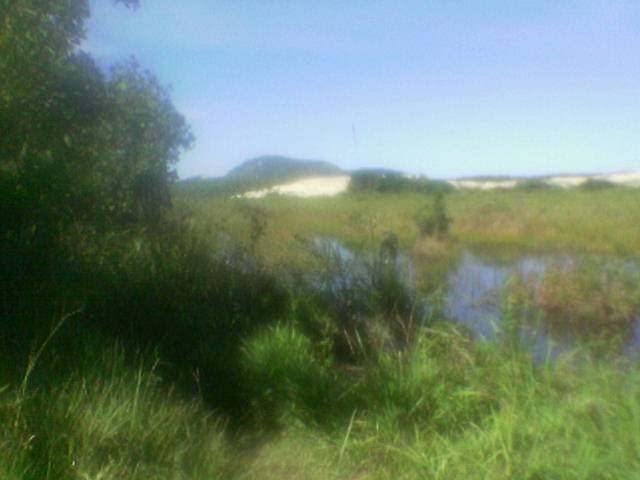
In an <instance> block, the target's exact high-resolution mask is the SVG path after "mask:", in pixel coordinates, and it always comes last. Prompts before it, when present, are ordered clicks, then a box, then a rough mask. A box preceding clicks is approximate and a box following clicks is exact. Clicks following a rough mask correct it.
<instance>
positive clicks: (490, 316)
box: [314, 239, 640, 361]
mask: <svg viewBox="0 0 640 480" xmlns="http://www.w3.org/2000/svg"><path fill="white" fill-rule="evenodd" d="M314 246H315V248H316V249H317V250H318V251H322V252H324V255H333V256H334V257H335V258H336V259H338V260H339V261H340V262H342V269H341V271H342V272H343V273H342V274H341V276H340V278H339V279H336V280H335V281H334V282H333V283H332V285H333V286H335V287H336V288H343V287H344V285H345V282H346V283H348V282H349V281H351V280H352V279H355V278H357V277H361V276H362V275H366V271H367V270H366V265H367V264H370V263H371V262H372V261H374V260H375V257H376V256H375V255H362V254H359V253H356V252H354V251H353V250H351V249H349V248H347V247H345V246H344V245H343V244H342V243H340V242H339V241H337V240H335V239H315V240H314ZM394 261H395V269H396V272H397V274H398V276H399V277H400V279H401V281H402V282H403V283H404V284H405V285H406V287H407V289H408V290H411V291H412V292H414V293H415V295H416V298H417V301H419V302H422V303H423V309H422V311H423V312H425V315H424V316H425V317H427V316H428V312H430V311H433V305H432V303H433V301H429V300H427V299H425V298H420V295H419V294H417V293H416V292H418V288H417V287H418V285H417V283H418V280H417V278H418V277H419V273H420V268H421V267H420V265H419V264H414V262H413V261H412V260H411V259H410V258H409V257H408V256H407V255H404V254H402V253H398V254H397V256H396V257H395V260H394ZM615 261H617V260H615ZM606 262H609V263H615V262H614V259H611V260H608V259H607V260H606ZM577 263H578V260H577V259H576V258H575V257H572V256H568V255H565V256H559V255H556V256H553V255H522V256H520V257H516V258H512V259H510V260H507V261H505V260H499V259H497V258H495V257H490V256H480V255H477V254H474V253H473V252H471V251H464V252H462V254H461V255H460V256H459V258H458V259H457V261H456V262H453V263H452V265H451V268H450V270H449V272H448V274H447V275H446V278H443V280H442V282H443V285H442V288H441V290H442V292H443V294H442V297H441V298H440V303H441V307H440V311H441V313H442V314H443V315H444V316H445V318H446V319H448V320H450V321H453V322H456V323H458V324H460V325H463V326H465V327H466V328H468V330H469V331H470V332H471V334H472V335H473V336H474V337H475V338H477V339H478V340H481V341H496V340H498V339H500V338H504V336H505V335H510V337H509V338H510V339H511V340H512V341H513V340H516V341H519V342H520V343H521V344H522V345H526V346H528V347H529V348H530V349H531V350H532V354H533V356H534V358H535V359H536V360H538V361H542V360H544V359H549V358H550V359H553V358H555V357H557V355H559V354H560V353H562V352H565V351H569V350H572V349H573V348H574V347H576V346H577V344H578V343H582V344H585V343H590V344H591V345H592V346H594V345H596V344H598V342H599V347H603V345H605V344H606V347H607V348H609V349H610V348H611V346H612V345H615V349H616V350H617V351H620V352H622V353H624V354H625V355H627V356H632V357H636V356H638V354H639V352H640V315H638V312H637V311H636V310H634V311H633V312H632V316H633V318H632V319H631V320H630V321H625V322H620V323H618V324H615V327H612V326H611V324H609V325H604V324H598V325H597V326H593V325H592V326H591V327H590V331H587V330H585V328H584V324H581V323H580V322H574V323H571V322H569V321H565V319H564V318H554V316H553V314H550V313H549V312H545V311H542V310H541V309H540V308H538V307H537V306H536V305H526V306H524V307H523V306H522V305H519V306H518V305H514V303H513V298H512V296H510V293H511V292H512V287H513V285H516V286H518V285H519V286H521V287H522V286H525V287H526V288H527V289H528V291H530V292H536V291H537V290H538V288H537V287H538V286H539V284H540V281H541V279H542V278H544V276H545V274H546V273H548V272H550V271H552V272H555V271H562V270H563V269H565V270H569V269H571V268H572V267H574V266H575V265H576V264H577ZM618 263H620V262H618ZM604 264H605V263H603V265H604ZM623 267H624V269H627V270H628V271H629V272H631V273H632V274H633V275H631V276H629V275H627V277H629V278H631V280H632V281H634V282H635V281H636V280H638V282H639V283H638V284H639V285H640V269H639V268H638V266H637V264H635V263H629V262H626V263H623ZM422 268H429V266H428V265H426V266H425V267H422ZM598 268H599V267H598ZM616 268H618V267H616ZM618 269H619V268H618ZM345 272H346V274H345ZM605 273H606V272H600V271H598V272H596V274H597V275H596V276H598V278H599V277H601V276H602V275H604V274H605ZM605 293H606V292H605ZM532 298H533V297H532ZM533 303H535V302H533ZM634 308H635V306H634ZM516 310H517V311H516ZM556 316H558V314H556ZM423 321H425V320H424V319H423ZM599 329H600V330H599ZM614 337H615V338H614Z"/></svg>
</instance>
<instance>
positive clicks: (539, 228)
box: [182, 188, 640, 258]
mask: <svg viewBox="0 0 640 480" xmlns="http://www.w3.org/2000/svg"><path fill="white" fill-rule="evenodd" d="M429 202H431V199H430V197H429V196H425V195H420V194H412V193H403V194H392V193H389V194H356V195H343V196H338V197H333V198H307V199H300V198H292V197H278V196H273V197H268V198H265V199H261V200H257V201H256V200H239V199H221V198H211V199H208V200H199V201H193V200H186V199H185V200H184V201H183V202H182V206H183V207H184V208H188V209H192V210H193V211H195V215H196V216H195V218H196V219H197V220H196V221H197V222H198V223H199V224H200V225H202V228H203V229H205V228H208V229H209V230H210V231H214V232H215V231H220V230H224V231H226V232H229V233H230V234H231V235H233V236H237V237H238V238H241V239H242V241H244V242H247V241H248V239H249V238H250V232H251V228H252V224H251V215H252V212H253V215H259V216H260V218H262V219H263V220H264V222H265V229H264V232H263V233H264V236H263V238H262V245H261V247H262V248H263V252H264V253H265V255H266V256H267V257H268V258H283V257H286V256H288V255H290V251H291V245H292V244H293V245H295V242H294V241H295V239H296V238H297V237H300V236H302V237H309V236H313V235H318V236H329V237H334V238H339V239H341V240H343V241H345V242H346V243H347V244H348V245H351V246H365V247H366V246H372V245H376V246H377V241H378V239H379V238H381V237H382V235H383V234H384V232H386V231H393V232H394V233H395V234H396V235H398V237H399V239H400V244H401V246H402V247H403V248H405V249H412V248H414V247H415V248H416V249H417V250H418V251H422V252H425V251H426V252H427V253H429V252H432V251H433V250H434V246H433V245H429V244H427V245H423V244H422V242H421V241H420V240H419V232H418V227H417V224H416V214H417V213H418V212H419V210H420V209H421V208H423V207H424V206H425V204H428V203H429ZM446 204H447V209H448V213H449V215H450V216H451V217H452V218H453V223H452V225H451V234H450V242H451V243H453V244H455V246H456V247H460V246H462V247H473V248H476V249H480V250H487V251H491V252H498V253H500V252H503V251H515V252H522V251H543V250H546V251H548V250H552V251H578V252H592V253H593V252H598V253H615V254H623V255H635V254H638V252H640V243H639V242H640V240H639V239H640V226H639V225H640V213H638V212H640V193H639V192H638V190H636V189H631V188H611V189H603V190H580V189H543V190H534V191H519V190H494V191H472V190H466V191H456V192H453V193H451V194H449V195H447V197H446ZM205 226H206V227H205ZM446 247H447V248H446V249H445V250H449V249H451V248H452V245H447V246H446ZM435 248H436V249H437V248H438V247H437V246H436V247H435ZM436 253H439V252H438V251H436Z"/></svg>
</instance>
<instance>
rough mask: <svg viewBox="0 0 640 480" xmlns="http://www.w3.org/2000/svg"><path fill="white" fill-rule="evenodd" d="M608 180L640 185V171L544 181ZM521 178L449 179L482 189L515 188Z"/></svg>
mask: <svg viewBox="0 0 640 480" xmlns="http://www.w3.org/2000/svg"><path fill="white" fill-rule="evenodd" d="M590 178H593V179H598V180H607V181H609V182H612V183H616V184H618V185H624V186H628V187H640V171H637V172H622V173H609V174H601V175H558V176H555V177H548V178H545V179H544V180H543V181H545V182H546V183H548V184H549V185H552V186H556V187H565V188H568V187H577V186H579V185H580V184H582V183H584V182H585V181H587V180H588V179H590ZM520 181H521V180H449V183H450V184H451V185H453V186H454V187H456V188H476V189H480V190H493V189H495V188H513V187H515V186H516V185H517V184H518V183H519V182H520Z"/></svg>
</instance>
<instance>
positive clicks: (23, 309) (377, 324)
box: [0, 188, 640, 480]
mask: <svg viewBox="0 0 640 480" xmlns="http://www.w3.org/2000/svg"><path fill="white" fill-rule="evenodd" d="M446 202H447V214H448V215H449V216H451V217H452V218H453V219H454V223H453V224H452V231H451V233H450V235H449V236H448V237H445V238H441V239H433V238H424V237H421V236H420V235H419V233H418V226H417V224H416V221H415V213H416V212H417V211H419V210H420V208H422V207H423V206H424V205H425V203H428V200H427V199H425V197H423V196H420V195H417V194H397V195H396V194H389V195H347V196H343V197H336V198H324V199H304V200H301V199H289V198H279V197H275V198H266V199H264V200H260V201H257V202H247V201H237V200H230V199H226V200H225V199H220V198H218V199H212V200H206V201H198V202H193V201H189V202H185V203H184V204H182V205H181V207H180V208H182V209H191V210H193V211H195V215H194V216H193V217H192V219H191V224H190V225H189V224H188V222H185V224H184V225H182V227H181V228H182V229H183V230H181V231H179V232H168V233H166V234H164V235H161V236H156V237H150V236H145V235H144V234H137V235H133V236H131V235H127V234H123V236H122V238H111V237H104V238H88V237H87V238H84V237H80V238H76V239H75V240H74V246H75V250H72V252H73V253H74V255H75V256H72V257H71V260H69V261H67V263H66V266H67V268H66V269H65V270H62V271H54V275H52V278H53V279H54V280H56V281H52V283H51V284H50V285H46V288H44V287H43V286H42V285H40V284H37V283H36V285H37V286H38V288H40V290H36V289H34V290H33V291H31V292H30V295H32V296H30V297H24V298H21V297H20V295H23V294H24V292H28V289H27V287H25V288H24V289H23V290H21V291H20V292H11V291H5V292H3V295H4V297H3V298H4V300H5V304H6V303H7V302H8V301H10V300H11V299H13V300H15V304H12V305H10V306H11V307H12V308H8V307H7V306H6V305H5V307H3V308H4V310H3V312H4V313H5V314H6V315H5V316H6V321H5V323H4V325H3V330H2V333H3V337H2V344H0V345H2V346H3V347H6V348H4V349H3V351H1V352H0V359H1V360H2V363H3V364H2V368H0V478H7V479H9V480H16V479H21V480H27V479H29V480H30V479H43V478H44V479H51V480H58V479H60V480H67V479H71V480H76V479H78V480H80V479H82V480H84V479H92V480H99V479H102V480H104V479H106V480H109V479H114V480H115V479H129V478H131V479H148V478H149V479H181V480H182V479H194V480H195V479H218V478H219V479H230V480H231V479H274V480H275V479H287V478H291V479H294V478H304V479H332V478H335V479H345V478H347V479H396V478H401V479H402V478H404V479H414V478H415V479H418V478H420V479H422V478H433V479H458V478H471V479H476V478H477V479H531V480H533V479H547V478H558V479H606V478H612V479H618V478H625V479H626V478H631V479H632V478H639V475H638V473H637V472H639V471H640V437H638V435H637V432H638V431H639V430H640V367H638V366H637V365H636V364H635V363H633V362H631V361H630V360H624V359H620V358H619V357H615V356H611V355H599V356H596V355H593V354H592V353H593V352H592V351H591V350H589V349H588V348H587V347H583V346H580V345H579V346H578V347H577V349H576V350H575V351H572V352H567V353H566V354H565V355H564V356H562V357H561V358H559V359H557V360H555V361H554V362H553V363H544V362H543V363H536V362H534V360H533V358H532V354H531V353H530V352H529V350H527V348H526V346H525V345H522V344H520V343H519V342H514V341H513V338H512V337H509V336H508V335H505V336H503V337H501V341H498V342H497V343H493V344H487V343H478V342H474V341H472V340H471V339H470V337H469V336H468V334H467V333H466V332H465V331H464V330H463V329H461V328H456V327H455V326H453V325H452V324H450V323H446V322H445V323H441V322H439V320H441V318H440V315H439V314H438V310H437V309H436V310H435V313H434V314H432V318H431V319H430V322H429V324H428V325H426V326H421V327H418V326H417V325H415V324H414V323H411V322H410V320H412V319H413V315H414V314H415V310H414V309H413V308H412V304H411V300H412V298H411V295H408V296H407V298H406V299H404V300H403V302H401V304H399V303H398V298H400V297H403V295H405V294H406V293H407V292H406V291H404V290H403V289H402V288H403V287H402V285H401V283H399V282H398V278H397V276H394V275H393V274H392V270H389V269H385V268H384V265H385V264H384V263H376V262H375V260H374V261H373V262H372V264H371V265H370V267H371V268H372V269H373V274H372V276H371V278H372V280H371V282H370V283H367V282H360V283H359V284H358V283H356V287H357V288H356V287H354V288H355V290H353V291H351V290H349V289H348V288H347V290H348V291H346V292H341V293H340V294H339V295H334V296H332V295H329V294H322V292H321V289H318V287H317V284H316V285H315V287H314V283H313V281H309V280H305V278H306V277H304V274H305V273H309V272H310V271H314V270H313V269H320V270H319V271H316V274H318V275H321V274H322V272H324V274H326V275H327V276H328V277H327V278H329V281H330V279H331V275H333V274H334V273H335V268H338V267H339V266H336V265H333V264H331V263H330V262H327V259H326V258H324V259H323V258H321V257H319V256H318V255H314V254H312V253H310V252H311V249H310V243H309V241H310V240H311V239H312V238H313V237H314V236H322V237H332V238H338V239H341V240H342V241H343V242H345V244H346V245H349V246H350V247H352V248H358V249H363V250H367V251H369V252H376V253H377V252H378V251H379V248H380V239H382V238H385V232H387V231H393V232H394V233H395V234H396V235H397V236H398V240H399V247H400V248H401V249H402V250H404V251H406V252H408V253H409V254H411V255H412V257H413V258H415V259H416V262H417V265H418V267H419V268H418V275H419V276H420V279H421V284H422V287H423V288H424V293H428V294H431V295H432V298H433V299H434V301H437V299H438V295H437V292H436V293H434V292H433V290H432V289H431V287H429V286H425V285H431V286H433V287H434V288H435V287H437V285H438V284H439V282H441V281H442V278H444V277H445V276H446V274H447V272H448V271H449V269H450V268H451V266H452V265H454V264H455V262H456V258H457V255H458V254H459V253H460V252H461V251H462V250H463V249H465V248H473V249H476V250H480V251H488V252H494V253H495V252H496V251H499V252H500V253H501V254H502V256H505V257H508V256H509V255H512V254H521V253H522V252H532V251H535V252H539V251H552V252H553V251H555V252H578V253H582V254H583V253H585V252H592V253H598V254H599V255H603V256H595V257H593V258H596V259H602V262H604V264H600V263H598V262H595V263H585V264H576V265H577V266H576V268H573V269H570V270H568V271H566V272H565V271H551V273H550V274H549V277H548V279H546V283H545V282H543V283H542V285H543V286H542V287H540V288H542V289H544V291H543V292H542V293H541V292H534V293H535V295H537V297H536V300H537V301H539V302H543V303H544V302H546V304H547V306H548V305H551V304H552V303H553V302H555V304H557V305H560V306H561V307H562V308H563V309H564V310H562V311H561V312H560V313H561V316H565V317H567V318H569V317H571V318H576V319H578V320H577V321H579V322H582V320H579V319H580V318H582V317H584V316H585V315H586V317H585V318H587V317H589V318H591V317H594V316H595V317H597V318H599V319H602V318H603V316H604V315H605V314H607V315H608V314H609V313H611V315H613V317H612V318H614V319H616V318H619V317H620V318H622V317H624V318H625V319H628V316H629V312H632V311H633V309H634V308H636V307H637V300H638V299H637V295H638V290H637V282H636V278H635V277H634V276H633V275H631V276H628V275H626V274H624V269H623V268H622V267H620V266H619V265H623V262H622V261H620V260H618V262H619V263H616V262H613V261H611V258H610V257H607V256H606V255H607V254H612V253H614V254H625V255H628V256H634V255H636V254H637V253H638V244H637V242H638V238H640V236H638V233H640V231H638V229H639V228H640V227H639V226H638V225H640V221H638V220H640V218H636V217H638V216H640V213H638V212H640V209H638V208H637V207H640V205H638V203H639V201H638V194H637V192H636V191H635V190H630V189H622V188H620V189H602V190H594V191H583V190H566V191H565V190H560V189H549V190H535V191H509V192H471V191H469V192H455V193H453V194H451V195H449V196H448V197H447V200H446ZM573 218H577V219H580V220H579V221H575V222H572V221H570V220H571V219H573ZM386 238H391V237H390V236H387V237H386ZM16 248H17V247H16ZM378 260H380V258H378ZM342 268H343V269H344V268H346V269H347V270H349V268H350V267H349V265H346V266H345V265H343V266H342ZM376 268H378V270H376ZM323 269H324V270H323ZM376 272H377V273H376ZM284 273H286V274H287V275H289V277H287V278H289V283H287V282H285V281H284V279H283V278H284V277H283V274H284ZM296 275H299V276H298V277H296ZM316 281H317V278H316ZM25 285H26V286H28V285H29V279H25ZM525 287H526V285H525ZM358 288H359V289H360V290H358ZM363 292H364V293H363ZM43 293H46V295H44V294H43ZM325 293H326V292H325ZM529 293H530V292H526V291H525V292H517V291H513V292H511V295H513V296H516V295H521V297H526V296H527V295H528V294H529ZM543 294H544V295H543ZM12 295H13V296H12ZM38 295H40V296H38ZM545 295H546V296H545ZM403 298H404V297H403ZM65 300H66V303H64V302H65ZM529 300H531V299H529ZM61 302H62V303H61ZM634 302H636V303H634ZM506 303H509V302H506ZM555 304H554V305H555ZM543 306H544V305H543ZM55 312H57V313H55ZM585 312H586V313H585ZM603 312H604V313H603ZM52 313H53V314H54V319H60V318H62V316H63V315H64V314H65V313H66V314H67V315H68V318H67V319H66V320H65V321H59V320H54V321H53V322H51V321H50V320H46V321H45V320H43V319H47V318H51V317H50V315H52ZM521 313H522V312H520V310H518V309H517V308H514V309H512V310H510V311H509V312H508V314H509V315H510V317H509V321H512V322H514V324H515V323H517V322H520V321H521V320H522V319H521V318H520V315H521ZM583 314H584V315H583ZM409 326H410V328H409ZM13 327H20V328H19V329H18V330H12V328H13ZM30 332H31V333H30ZM23 334H24V335H23ZM403 335H404V336H403ZM345 339H347V340H348V341H347V342H346V343H347V344H348V346H349V349H350V354H349V355H345V354H344V348H342V349H341V345H342V347H344V345H345V342H344V341H345ZM341 342H342V344H341Z"/></svg>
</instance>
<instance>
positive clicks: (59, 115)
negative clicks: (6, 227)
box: [0, 0, 193, 227]
mask: <svg viewBox="0 0 640 480" xmlns="http://www.w3.org/2000/svg"><path fill="white" fill-rule="evenodd" d="M1 1H2V3H1V4H0V5H1V9H0V26H1V28H0V71H2V72H3V75H2V77H0V131H1V132H2V135H1V136H0V167H2V169H3V171H2V174H3V175H4V176H5V177H7V178H5V181H4V182H3V191H4V194H7V195H9V196H10V197H12V199H13V200H14V201H15V202H17V203H21V204H23V205H25V213H27V212H31V214H32V215H31V217H33V214H34V213H35V212H37V216H40V217H42V216H43V215H44V216H46V217H50V218H55V219H57V220H58V221H60V220H61V219H62V218H64V219H66V220H71V221H82V222H89V223H93V224H94V225H99V226H106V227H112V226H114V225H120V224H127V225H131V224H134V223H137V224H139V223H140V221H142V222H145V223H149V222H156V221H158V219H159V218H161V216H162V212H163V210H165V209H166V207H167V206H168V202H169V190H168V185H169V182H170V181H171V179H172V176H173V171H172V167H173V165H175V163H176V162H177V160H178V157H179V153H180V151H181V150H182V149H184V148H187V147H188V146H189V145H190V144H191V142H192V140H193V139H192V136H191V134H190V132H189V129H188V127H187V125H186V123H185V121H184V119H183V118H182V117H181V116H180V115H179V114H178V113H177V112H176V110H175V108H174V107H173V105H172V103H171V101H170V98H169V95H168V93H167V91H166V90H165V89H164V88H163V87H162V86H161V85H160V84H159V83H158V81H157V80H156V79H155V78H154V77H153V75H151V74H150V73H149V72H146V71H143V70H142V69H141V68H140V67H139V66H138V65H137V63H136V62H135V61H134V60H130V61H127V62H125V63H122V64H119V65H116V66H115V67H114V68H113V69H112V71H111V72H110V74H109V75H106V76H105V75H103V74H102V72H101V71H100V69H99V68H98V67H97V66H96V65H95V63H94V61H93V60H92V59H91V57H90V56H89V55H87V54H84V53H82V52H79V51H77V48H78V45H79V42H80V40H81V39H82V37H83V35H84V21H85V20H86V18H87V16H88V13H89V10H88V5H87V2H86V1H85V0H52V1H47V2H42V1H36V0H1ZM121 3H124V4H126V5H127V6H130V7H133V6H136V5H137V2H136V1H132V0H125V1H122V0H121ZM8 177H11V178H10V179H8ZM13 197H16V198H17V197H20V201H18V200H17V199H16V198H13ZM5 203H6V202H5ZM26 219H27V217H26V216H23V220H26ZM40 220H41V219H40ZM33 221H36V219H34V218H31V219H29V221H28V222H27V223H30V222H33Z"/></svg>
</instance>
